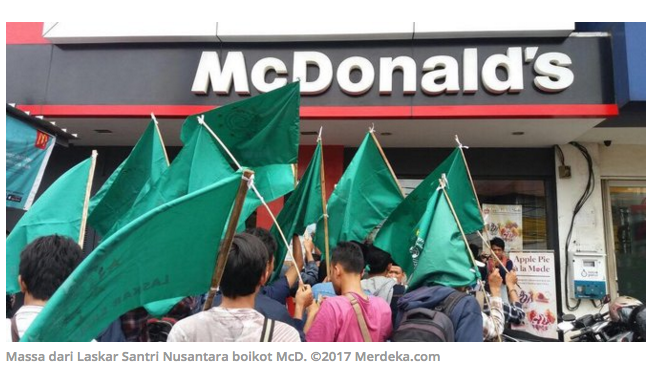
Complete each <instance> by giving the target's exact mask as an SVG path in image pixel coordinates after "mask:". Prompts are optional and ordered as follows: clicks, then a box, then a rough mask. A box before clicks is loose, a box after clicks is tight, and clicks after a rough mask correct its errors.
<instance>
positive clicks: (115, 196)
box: [88, 120, 168, 235]
mask: <svg viewBox="0 0 652 370" xmlns="http://www.w3.org/2000/svg"><path fill="white" fill-rule="evenodd" d="M167 168H168V162H167V158H166V155H165V148H164V147H163V143H162V141H161V138H160V136H159V133H158V128H157V127H156V123H155V122H154V120H152V121H150V122H149V126H147V129H146V130H145V132H144V133H143V135H142V136H141V137H140V140H138V143H136V146H134V148H133V149H132V151H131V154H129V157H127V159H125V160H124V161H123V162H122V163H121V164H120V166H119V167H118V168H117V169H116V170H115V171H113V174H112V175H111V177H109V178H108V180H106V182H105V183H104V185H103V186H102V188H101V189H100V190H99V191H98V192H97V194H95V196H94V197H93V198H92V199H91V201H90V204H89V206H88V223H89V225H91V226H93V228H94V229H95V230H96V231H97V232H99V233H100V234H101V235H105V234H106V233H107V232H108V231H109V230H111V228H112V227H113V225H114V224H115V223H116V222H117V221H118V220H119V219H120V217H121V216H123V215H124V214H125V213H127V212H128V211H129V210H130V209H131V207H132V206H133V205H134V202H135V201H136V197H137V196H138V194H139V193H140V192H141V190H143V188H144V187H145V186H146V184H153V183H155V182H156V181H157V180H158V179H159V177H161V175H162V174H163V172H164V171H165V170H166V169H167Z"/></svg>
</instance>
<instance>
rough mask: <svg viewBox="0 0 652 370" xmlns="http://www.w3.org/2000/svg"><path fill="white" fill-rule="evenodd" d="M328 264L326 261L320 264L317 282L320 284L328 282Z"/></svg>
mask: <svg viewBox="0 0 652 370" xmlns="http://www.w3.org/2000/svg"><path fill="white" fill-rule="evenodd" d="M328 265H329V264H328V263H326V260H324V261H321V263H320V264H319V270H318V271H317V282H318V283H323V282H324V280H326V276H328V271H326V269H327V268H328Z"/></svg>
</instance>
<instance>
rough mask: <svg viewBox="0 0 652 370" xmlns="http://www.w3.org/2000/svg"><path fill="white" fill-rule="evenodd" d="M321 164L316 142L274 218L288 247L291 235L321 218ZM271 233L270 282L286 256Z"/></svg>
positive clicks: (274, 230) (277, 235)
mask: <svg viewBox="0 0 652 370" xmlns="http://www.w3.org/2000/svg"><path fill="white" fill-rule="evenodd" d="M322 160H323V159H322V143H321V140H320V141H319V142H318V143H317V147H316V148H315V153H314V154H313V155H312V159H311V160H310V164H308V167H307V168H306V171H305V172H304V174H303V177H301V180H300V181H299V184H298V185H297V188H296V189H295V190H294V192H292V195H291V196H290V198H289V199H288V200H287V201H286V202H285V204H284V205H283V209H282V210H281V212H280V213H279V214H278V217H276V220H277V221H278V224H279V226H281V231H282V232H283V235H284V236H285V237H286V238H287V240H288V242H290V243H291V242H292V236H293V235H295V234H296V235H302V234H303V232H304V231H305V230H306V227H307V226H308V225H310V224H313V223H315V222H317V220H319V218H320V217H322V215H323V214H324V210H323V208H324V207H323V203H322V188H321V180H322V179H321V169H322V163H323V162H322ZM271 232H272V235H273V236H274V238H275V239H276V244H277V245H278V248H277V250H276V256H275V261H276V266H275V269H274V275H273V276H272V280H274V279H276V277H278V275H279V273H280V272H281V267H282V266H283V261H284V260H285V255H286V254H287V246H286V245H285V243H284V242H283V238H282V237H281V235H280V233H279V230H278V228H277V227H276V226H275V225H274V226H273V227H272V230H271Z"/></svg>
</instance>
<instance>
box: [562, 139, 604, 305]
mask: <svg viewBox="0 0 652 370" xmlns="http://www.w3.org/2000/svg"><path fill="white" fill-rule="evenodd" d="M582 145H584V146H585V147H586V148H587V149H588V151H589V153H590V155H591V157H592V159H593V172H594V174H595V180H596V186H595V191H594V192H593V194H592V195H591V197H590V198H589V200H588V201H587V202H586V204H585V205H584V207H583V208H582V210H581V211H580V213H579V214H578V215H577V216H576V218H575V226H574V228H573V235H572V237H571V243H570V246H569V249H570V250H571V251H578V250H582V251H592V252H596V253H603V254H604V253H605V250H606V245H605V238H604V216H603V211H602V208H603V207H602V189H601V186H600V177H601V172H600V161H599V149H598V144H595V143H582ZM561 148H562V150H563V152H564V157H565V161H566V165H567V166H570V167H571V173H572V176H571V178H569V179H559V173H558V169H557V213H558V227H559V248H560V261H561V265H560V266H561V271H560V273H559V274H558V275H560V278H561V287H562V292H561V293H562V307H563V310H564V313H571V312H570V311H569V310H568V309H567V308H566V304H565V297H566V293H567V292H568V291H570V290H571V289H570V288H569V287H568V285H567V283H566V281H565V273H564V271H565V270H564V269H565V266H566V257H567V256H568V252H567V251H566V250H565V244H566V237H567V235H568V230H569V229H570V223H571V219H572V216H573V209H574V208H575V205H576V204H577V201H578V200H579V199H580V197H581V196H582V194H583V193H584V189H585V187H586V183H587V181H588V177H589V171H588V165H587V162H586V160H585V159H584V156H583V155H582V154H581V153H580V151H579V150H578V149H577V148H575V147H574V146H572V145H562V146H561ZM560 164H561V163H560V161H559V158H557V166H559V165H560ZM569 277H570V274H569ZM570 304H571V306H574V305H575V304H576V301H575V300H572V299H571V300H570ZM596 311H597V310H596V309H595V308H594V307H593V305H592V304H591V302H590V301H588V300H583V301H582V305H581V306H580V307H579V309H578V310H577V311H574V312H572V313H573V314H575V315H576V316H577V317H579V316H582V315H584V314H586V313H594V312H596Z"/></svg>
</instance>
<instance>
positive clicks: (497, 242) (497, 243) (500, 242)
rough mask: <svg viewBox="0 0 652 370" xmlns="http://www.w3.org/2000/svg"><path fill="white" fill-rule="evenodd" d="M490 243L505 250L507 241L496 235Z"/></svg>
mask: <svg viewBox="0 0 652 370" xmlns="http://www.w3.org/2000/svg"><path fill="white" fill-rule="evenodd" d="M489 244H491V245H492V246H494V245H495V246H496V247H498V248H500V249H502V250H505V241H504V240H502V239H501V238H499V237H495V238H493V239H491V241H490V242H489Z"/></svg>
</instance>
